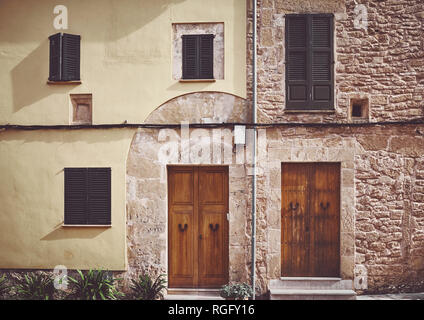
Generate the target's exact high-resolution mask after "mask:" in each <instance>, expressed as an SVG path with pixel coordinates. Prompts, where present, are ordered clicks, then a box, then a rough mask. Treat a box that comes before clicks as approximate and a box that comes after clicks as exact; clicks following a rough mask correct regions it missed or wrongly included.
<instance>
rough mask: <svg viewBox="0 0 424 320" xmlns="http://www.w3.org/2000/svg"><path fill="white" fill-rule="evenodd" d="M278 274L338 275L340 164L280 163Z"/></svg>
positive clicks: (291, 275)
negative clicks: (279, 263)
mask: <svg viewBox="0 0 424 320" xmlns="http://www.w3.org/2000/svg"><path fill="white" fill-rule="evenodd" d="M281 200H282V203H281V275H282V276H285V277H300V276H303V277H339V276H340V164H339V163H283V164H282V168H281Z"/></svg>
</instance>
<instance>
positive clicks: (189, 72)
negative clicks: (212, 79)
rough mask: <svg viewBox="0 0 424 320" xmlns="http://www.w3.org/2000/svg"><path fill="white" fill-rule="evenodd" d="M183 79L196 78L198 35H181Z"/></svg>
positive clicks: (197, 69)
mask: <svg viewBox="0 0 424 320" xmlns="http://www.w3.org/2000/svg"><path fill="white" fill-rule="evenodd" d="M182 39H183V79H198V77H199V65H198V56H199V52H198V37H197V36H196V35H183V36H182Z"/></svg>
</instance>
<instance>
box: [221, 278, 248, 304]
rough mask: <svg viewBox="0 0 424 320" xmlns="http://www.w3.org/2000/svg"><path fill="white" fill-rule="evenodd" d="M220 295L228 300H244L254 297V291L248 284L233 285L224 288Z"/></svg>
mask: <svg viewBox="0 0 424 320" xmlns="http://www.w3.org/2000/svg"><path fill="white" fill-rule="evenodd" d="M220 294H221V297H223V298H226V299H235V300H244V299H246V298H250V297H251V296H252V295H253V290H252V287H251V286H250V285H248V284H247V283H244V282H243V283H232V284H226V285H224V286H222V288H221V291H220Z"/></svg>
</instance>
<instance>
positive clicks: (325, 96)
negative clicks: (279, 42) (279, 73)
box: [286, 14, 334, 109]
mask: <svg viewBox="0 0 424 320" xmlns="http://www.w3.org/2000/svg"><path fill="white" fill-rule="evenodd" d="M333 101H334V99H333V16H332V15H330V14H313V15H304V14H301V15H299V14H288V15H286V108H287V109H331V108H333V107H334V106H333Z"/></svg>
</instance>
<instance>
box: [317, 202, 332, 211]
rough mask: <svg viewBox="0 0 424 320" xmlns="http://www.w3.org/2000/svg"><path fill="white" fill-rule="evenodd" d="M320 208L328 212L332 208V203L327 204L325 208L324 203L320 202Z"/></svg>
mask: <svg viewBox="0 0 424 320" xmlns="http://www.w3.org/2000/svg"><path fill="white" fill-rule="evenodd" d="M319 206H320V207H321V208H322V210H327V209H328V207H329V206H330V202H327V204H326V205H325V206H324V204H323V203H322V202H320V204H319Z"/></svg>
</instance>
